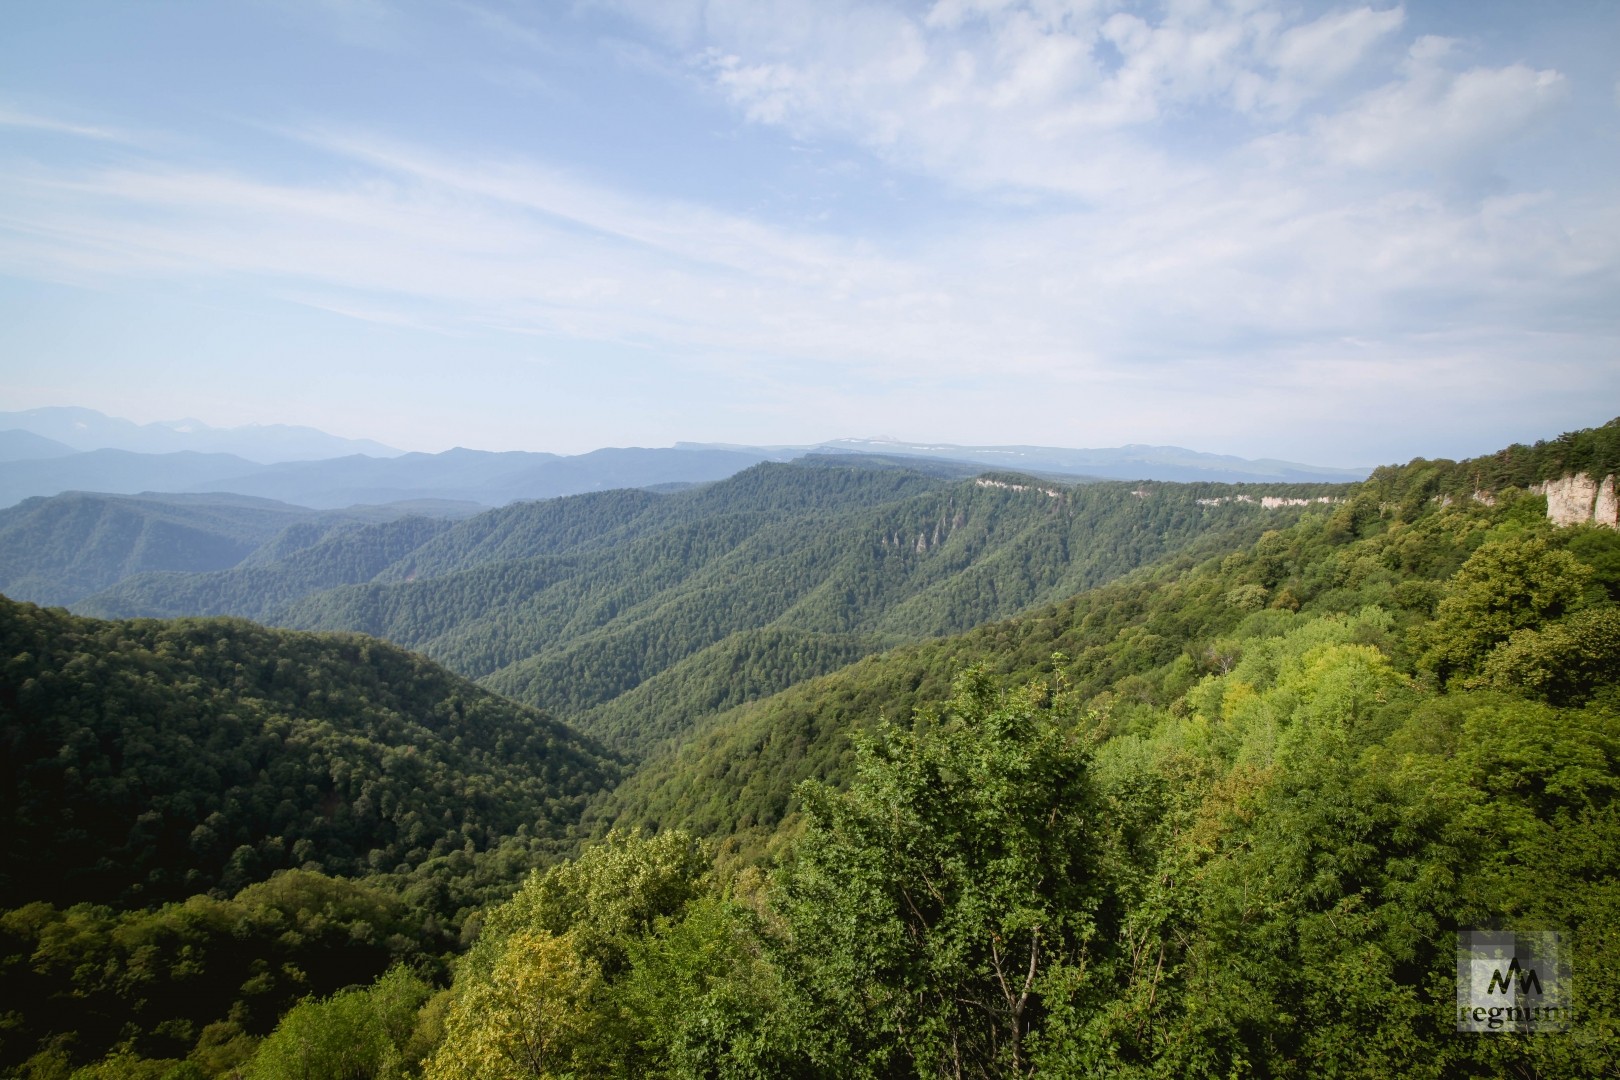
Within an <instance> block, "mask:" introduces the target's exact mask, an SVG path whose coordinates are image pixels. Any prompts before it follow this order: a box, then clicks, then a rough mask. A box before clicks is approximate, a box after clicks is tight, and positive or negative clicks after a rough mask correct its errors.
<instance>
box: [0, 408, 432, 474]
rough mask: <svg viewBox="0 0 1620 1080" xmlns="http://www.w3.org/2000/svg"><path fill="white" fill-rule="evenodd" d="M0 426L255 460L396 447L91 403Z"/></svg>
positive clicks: (71, 441)
mask: <svg viewBox="0 0 1620 1080" xmlns="http://www.w3.org/2000/svg"><path fill="white" fill-rule="evenodd" d="M0 428H16V429H19V430H22V431H27V432H31V433H33V434H35V435H41V436H44V437H45V438H47V439H53V440H55V441H56V442H59V443H62V444H64V445H65V446H67V447H69V448H70V449H73V450H132V451H135V452H136V453H141V454H170V453H175V452H176V451H181V450H193V451H196V452H198V453H204V454H235V455H236V456H238V457H243V458H246V459H247V460H249V461H252V462H256V463H259V464H268V463H271V462H276V461H316V460H319V459H321V458H334V457H342V456H344V455H346V454H369V455H371V456H372V457H394V456H396V455H398V454H399V453H400V451H398V450H396V449H394V448H393V447H391V446H384V445H383V444H382V443H379V442H373V441H372V440H371V439H344V438H340V437H339V436H337V435H328V434H327V433H326V432H324V431H317V430H316V429H315V428H312V427H298V426H295V425H291V424H251V425H248V426H247V427H235V428H217V427H210V426H209V425H207V424H205V423H203V422H202V421H201V420H160V421H158V422H157V423H153V424H137V423H135V422H134V421H131V420H124V419H121V418H119V417H116V416H108V415H106V414H105V413H99V412H97V411H96V410H94V409H80V408H73V407H67V406H55V407H50V408H44V409H27V410H25V411H23V412H9V413H0Z"/></svg>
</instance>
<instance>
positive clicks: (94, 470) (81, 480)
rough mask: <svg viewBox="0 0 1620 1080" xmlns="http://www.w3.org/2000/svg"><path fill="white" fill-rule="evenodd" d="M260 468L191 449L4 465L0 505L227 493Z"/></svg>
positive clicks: (75, 456) (103, 453) (231, 457)
mask: <svg viewBox="0 0 1620 1080" xmlns="http://www.w3.org/2000/svg"><path fill="white" fill-rule="evenodd" d="M263 468H264V466H263V465H255V464H254V463H253V462H251V461H248V460H247V459H245V458H239V457H236V456H235V455H233V454H199V453H197V452H195V451H193V450H183V451H180V452H179V453H174V454H141V453H136V452H135V451H132V450H90V451H87V452H85V453H80V454H69V455H67V456H65V457H55V458H42V459H37V460H34V461H8V462H5V463H3V464H0V506H11V505H12V504H14V503H18V502H21V501H22V500H24V499H27V498H29V497H31V496H35V495H46V496H49V495H59V494H61V493H62V492H64V491H97V492H107V493H110V494H115V495H135V494H137V493H139V492H143V491H207V490H215V491H219V490H226V489H225V488H221V487H220V486H219V484H218V482H219V481H221V480H224V479H226V478H227V477H232V476H240V475H242V474H243V473H247V472H252V471H256V470H259V469H263ZM287 501H289V502H291V501H296V500H287Z"/></svg>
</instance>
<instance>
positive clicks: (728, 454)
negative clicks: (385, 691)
mask: <svg viewBox="0 0 1620 1080" xmlns="http://www.w3.org/2000/svg"><path fill="white" fill-rule="evenodd" d="M763 460H765V455H763V454H761V453H757V452H751V451H747V450H676V449H670V448H667V447H665V448H660V449H646V448H642V447H616V448H610V449H605V450H593V451H591V452H590V453H588V454H580V455H579V456H577V457H561V456H559V455H557V454H542V453H528V452H523V451H508V452H505V453H491V452H488V451H484V450H466V449H463V448H461V447H457V448H456V449H454V450H446V451H445V452H443V453H442V454H402V455H400V456H399V457H396V458H372V457H365V456H363V455H355V456H352V457H344V458H337V459H335V460H332V461H311V462H286V463H284V464H280V465H272V466H269V467H266V468H263V469H259V470H256V471H254V472H253V473H251V474H244V475H241V476H236V477H230V478H224V479H222V480H220V481H218V482H217V483H216V486H217V487H218V488H219V489H221V490H226V491H235V492H241V493H243V494H247V495H258V496H262V497H265V498H271V499H281V500H283V501H286V502H296V503H300V504H302V505H304V506H317V507H341V506H350V505H353V504H355V503H393V502H399V501H401V500H405V499H460V500H470V501H472V502H478V503H482V504H484V505H485V506H505V505H506V504H507V503H509V502H513V501H516V500H518V499H550V498H555V497H556V496H559V495H581V494H584V493H586V492H589V491H607V490H611V489H614V488H637V487H645V486H647V485H650V484H669V483H704V482H707V481H711V480H723V479H725V478H726V477H728V476H731V475H733V474H735V473H738V472H741V471H742V470H743V469H746V468H748V467H749V466H750V465H757V464H758V463H759V462H761V461H763Z"/></svg>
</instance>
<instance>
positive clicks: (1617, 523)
mask: <svg viewBox="0 0 1620 1080" xmlns="http://www.w3.org/2000/svg"><path fill="white" fill-rule="evenodd" d="M1531 490H1533V491H1539V492H1542V493H1543V494H1545V495H1546V496H1547V517H1548V519H1549V520H1551V521H1552V523H1553V524H1554V525H1580V524H1583V523H1585V522H1591V523H1592V524H1594V525H1603V526H1606V527H1608V528H1610V529H1620V516H1617V512H1616V511H1617V508H1616V501H1615V494H1614V476H1613V474H1610V475H1608V476H1605V477H1604V478H1603V480H1602V481H1601V482H1599V481H1596V480H1593V479H1592V478H1591V477H1590V476H1588V475H1586V474H1585V473H1583V472H1579V473H1576V474H1575V475H1574V476H1565V477H1562V478H1560V479H1557V480H1547V481H1545V482H1543V483H1541V484H1539V485H1537V486H1536V487H1535V488H1532V489H1531Z"/></svg>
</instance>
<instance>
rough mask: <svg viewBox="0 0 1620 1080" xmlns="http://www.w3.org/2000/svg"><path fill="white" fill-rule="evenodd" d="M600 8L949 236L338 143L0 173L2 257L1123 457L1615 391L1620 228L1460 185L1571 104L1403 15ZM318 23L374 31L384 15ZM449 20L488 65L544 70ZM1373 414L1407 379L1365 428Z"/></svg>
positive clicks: (1222, 8)
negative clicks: (1235, 436)
mask: <svg viewBox="0 0 1620 1080" xmlns="http://www.w3.org/2000/svg"><path fill="white" fill-rule="evenodd" d="M612 6H613V7H614V9H615V10H616V11H618V12H619V13H620V14H621V15H623V16H628V17H629V18H630V19H631V20H633V22H634V25H636V26H638V27H639V28H640V33H641V34H642V40H641V41H640V42H638V43H636V47H637V48H641V49H645V50H648V51H649V54H650V55H652V56H653V57H654V59H655V60H656V61H657V62H656V63H654V64H651V65H650V66H649V67H648V68H647V70H648V71H658V70H661V68H660V65H663V66H664V69H667V70H677V71H679V72H680V77H681V78H682V79H685V80H697V81H698V82H700V83H701V85H702V86H704V87H706V92H707V93H708V94H710V95H711V100H712V101H714V102H718V103H720V104H721V105H722V106H723V107H724V108H726V109H729V110H731V113H732V115H733V116H735V117H736V118H737V123H738V124H739V125H758V126H761V127H764V128H768V129H771V130H779V131H785V132H789V133H791V134H793V135H794V136H797V137H798V138H800V139H802V140H804V141H805V142H807V143H809V144H811V145H813V146H816V147H831V148H834V149H836V150H837V151H839V152H840V153H846V154H850V155H853V156H855V157H857V158H859V159H860V160H861V161H862V162H863V163H865V164H868V165H871V166H872V167H873V170H874V171H878V172H881V173H882V174H883V176H884V178H885V180H886V181H887V182H890V183H893V184H896V185H901V186H903V185H906V184H921V183H926V184H929V185H932V186H933V187H934V188H938V189H943V190H945V191H947V192H948V196H947V197H946V199H947V200H948V201H949V204H950V205H949V215H948V216H946V215H944V214H941V216H940V217H939V219H938V221H937V223H932V224H935V226H936V227H928V226H929V225H930V224H931V223H926V222H925V223H924V225H922V226H919V227H917V228H915V229H913V230H911V231H910V232H908V233H907V234H906V235H905V236H904V237H903V238H896V234H894V233H890V232H886V231H884V230H882V229H869V230H861V229H859V228H850V227H847V226H838V227H835V226H834V225H830V224H829V225H827V226H825V227H817V226H808V225H804V224H802V223H801V224H797V225H794V224H787V223H784V222H783V221H780V220H773V219H770V218H768V217H767V216H766V215H764V214H761V213H754V212H747V211H744V210H741V209H738V208H737V207H736V206H734V205H733V206H726V205H722V203H721V202H720V200H718V199H716V200H713V201H702V200H699V199H696V198H693V197H687V198H672V197H663V196H659V195H656V194H651V193H649V192H651V191H654V190H656V189H655V187H654V186H651V185H647V184H639V185H638V184H632V183H609V182H605V181H603V180H601V179H600V178H599V176H600V174H597V175H596V176H587V175H586V174H585V173H584V172H583V171H581V170H578V169H572V168H569V167H566V166H565V165H563V164H560V163H559V162H557V161H554V160H550V159H547V158H546V157H544V156H543V155H541V154H539V153H536V152H534V151H532V150H531V151H528V152H523V151H520V150H506V151H499V152H497V151H485V152H482V153H480V152H473V151H467V150H461V151H458V152H451V151H449V150H446V149H444V148H442V147H435V146H433V145H431V144H430V143H429V142H427V141H425V140H420V139H407V138H401V137H398V136H385V135H383V134H380V133H378V131H377V129H376V128H375V127H372V126H367V125H364V124H358V123H355V122H353V121H352V120H351V121H347V122H343V121H338V120H333V121H332V122H330V123H324V124H323V123H312V124H308V125H303V126H299V127H296V128H289V127H287V126H282V127H280V128H278V129H276V130H275V132H274V137H275V138H277V139H280V140H283V142H284V143H285V144H286V145H287V146H289V147H294V148H296V150H297V151H298V153H299V154H301V155H308V156H307V158H301V159H300V160H301V167H300V168H299V169H298V170H296V171H295V172H290V171H281V172H275V171H272V170H271V169H270V168H268V167H261V168H255V167H252V166H250V165H247V164H244V163H243V161H242V160H241V159H237V158H225V157H222V158H220V159H218V160H210V159H207V158H206V157H205V158H192V159H188V160H184V161H182V160H178V159H175V158H172V157H165V156H160V154H159V151H158V150H156V149H152V148H150V147H148V148H146V149H144V150H142V151H139V152H136V153H130V154H126V155H123V156H122V157H120V159H119V164H118V165H117V166H115V167H114V166H108V165H105V164H70V163H61V162H58V163H53V164H38V163H30V164H24V163H23V162H21V161H20V160H13V161H10V162H9V163H8V162H6V161H5V160H3V159H0V270H4V271H6V272H9V273H13V274H19V275H25V276H43V277H52V278H54V279H56V280H70V281H86V282H106V281H114V280H119V279H137V278H138V279H142V280H153V279H156V280H169V279H174V280H192V281H215V282H218V281H225V282H235V283H238V284H241V285H244V286H247V287H250V288H252V289H254V290H256V291H259V292H267V293H270V294H272V295H275V296H279V297H282V298H285V299H287V300H290V301H293V302H296V303H300V304H305V305H308V306H310V307H313V308H318V309H321V310H323V311H329V312H334V313H338V314H342V315H344V316H346V317H349V318H354V319H358V320H364V321H366V322H371V323H376V324H379V325H387V326H390V327H400V328H406V329H411V330H415V331H422V330H427V331H431V332H436V333H440V334H450V335H455V334H462V333H473V332H486V331H495V332H498V333H504V334H511V335H520V336H524V337H541V338H548V339H551V340H553V341H556V342H578V341H584V342H590V343H597V344H606V345H611V346H615V347H620V348H623V349H626V350H630V351H639V352H641V353H643V354H645V355H647V356H653V357H657V358H658V361H659V362H660V363H663V364H667V365H670V366H673V367H679V368H681V369H682V370H690V371H693V372H697V373H713V372H717V371H718V372H723V373H725V374H727V375H728V376H730V377H732V378H734V379H739V380H743V381H746V382H748V384H749V385H751V386H753V387H755V388H756V389H757V390H758V392H759V394H760V401H761V402H763V404H762V405H761V407H762V408H764V409H766V410H767V411H768V410H769V409H771V408H777V407H780V408H783V409H791V408H792V407H793V406H794V405H795V403H797V404H799V405H803V404H804V403H805V402H810V401H818V402H822V403H823V404H824V405H825V406H826V407H827V408H829V409H831V408H832V407H833V403H834V402H835V401H836V400H837V398H838V396H839V395H838V392H836V391H835V390H834V389H830V388H833V387H841V386H844V385H850V386H856V387H859V388H860V394H861V395H862V396H863V397H864V398H865V399H866V401H867V402H868V403H871V402H877V403H879V404H877V405H870V406H869V407H870V408H871V409H872V410H874V411H879V412H880V411H881V410H882V409H889V410H891V411H892V410H894V409H896V408H899V407H901V406H902V405H903V404H904V403H906V402H908V401H927V402H931V403H932V404H930V405H929V406H928V407H929V408H933V409H938V410H940V413H939V415H940V416H941V417H946V416H949V417H950V418H951V420H950V422H951V423H954V424H958V425H959V424H962V423H966V421H967V420H968V419H969V418H970V415H971V409H972V408H973V401H974V400H975V397H974V395H980V394H991V393H1000V392H1001V390H1000V389H998V388H1000V387H1004V386H1011V385H1014V384H1016V385H1018V386H1023V387H1027V388H1031V389H1029V390H1028V393H1030V395H1031V396H1032V397H1033V398H1036V399H1040V400H1043V401H1046V402H1047V404H1048V405H1052V406H1054V407H1055V406H1056V405H1057V403H1062V406H1063V407H1064V408H1067V409H1071V410H1078V409H1082V408H1083V409H1087V410H1089V411H1090V412H1091V413H1092V414H1096V413H1101V412H1105V411H1113V412H1115V413H1116V414H1117V415H1118V417H1119V419H1118V424H1119V425H1120V428H1121V432H1122V437H1124V438H1141V437H1143V429H1142V428H1140V427H1137V428H1134V429H1133V428H1131V426H1130V425H1131V424H1132V423H1133V422H1134V423H1138V424H1140V423H1142V422H1145V421H1148V420H1153V418H1154V416H1155V413H1154V410H1155V409H1158V410H1169V411H1167V412H1165V415H1166V416H1173V417H1174V418H1175V419H1174V420H1173V421H1166V422H1167V423H1169V422H1173V423H1174V424H1176V425H1179V426H1180V427H1181V428H1182V429H1186V430H1189V431H1192V430H1195V427H1196V425H1197V424H1205V425H1206V426H1207V427H1208V429H1209V430H1211V431H1219V430H1220V429H1221V425H1222V424H1227V423H1229V422H1230V421H1229V420H1228V419H1227V417H1228V416H1229V415H1230V414H1232V413H1233V411H1240V412H1242V413H1243V414H1244V415H1250V414H1252V415H1255V416H1265V417H1280V416H1282V415H1284V414H1288V415H1290V416H1292V417H1293V418H1294V420H1293V424H1294V426H1295V427H1296V429H1299V428H1300V425H1301V424H1304V423H1307V422H1308V419H1302V418H1310V417H1325V416H1327V415H1329V414H1330V413H1331V412H1332V411H1333V410H1341V411H1342V410H1348V409H1356V408H1360V409H1365V410H1369V411H1370V412H1371V413H1376V412H1377V411H1378V410H1380V409H1383V410H1385V411H1386V413H1387V414H1401V415H1405V416H1408V417H1409V418H1410V422H1421V421H1422V418H1423V414H1424V411H1425V410H1431V411H1432V402H1433V401H1434V400H1435V395H1436V393H1437V392H1436V391H1433V390H1430V391H1429V392H1420V391H1421V388H1422V387H1424V386H1428V387H1431V388H1432V387H1435V386H1440V385H1444V384H1446V383H1448V382H1453V383H1455V384H1456V389H1455V390H1454V391H1453V397H1454V398H1455V399H1457V400H1459V401H1468V400H1475V401H1477V402H1482V403H1483V402H1487V401H1497V402H1498V404H1497V406H1495V407H1498V408H1507V407H1509V406H1508V405H1504V404H1502V402H1503V401H1506V400H1508V399H1507V398H1504V397H1503V394H1504V391H1503V390H1502V387H1504V386H1509V385H1513V384H1515V381H1516V380H1517V381H1519V382H1523V381H1524V380H1526V379H1530V378H1534V379H1536V380H1540V385H1541V387H1542V388H1543V390H1544V391H1545V392H1546V393H1548V394H1555V395H1556V394H1559V393H1564V394H1567V393H1569V392H1570V391H1569V389H1568V388H1569V387H1570V386H1571V385H1573V384H1575V383H1578V382H1579V381H1580V380H1582V379H1584V380H1586V381H1587V383H1588V384H1589V385H1590V386H1591V387H1593V388H1594V389H1595V392H1597V393H1600V394H1601V393H1603V392H1608V391H1611V390H1612V391H1614V392H1620V374H1617V372H1620V369H1617V368H1616V366H1615V365H1614V364H1613V362H1612V361H1613V357H1614V355H1615V354H1616V348H1617V345H1620V309H1617V308H1616V306H1615V305H1614V303H1613V300H1614V298H1615V297H1616V296H1620V208H1617V205H1616V203H1615V201H1614V200H1613V199H1612V198H1607V199H1605V198H1601V197H1596V196H1589V197H1575V196H1573V195H1570V194H1568V193H1565V192H1562V191H1560V190H1558V189H1556V187H1550V186H1542V187H1534V188H1531V187H1524V188H1515V187H1514V186H1513V185H1511V184H1506V183H1505V182H1496V181H1495V180H1494V179H1493V180H1491V182H1485V180H1482V179H1481V177H1486V178H1490V174H1491V173H1492V170H1493V168H1494V167H1495V165H1496V164H1497V163H1498V162H1499V161H1501V160H1503V159H1504V158H1506V157H1509V156H1510V155H1511V154H1512V153H1514V152H1515V149H1514V148H1515V147H1516V146H1517V145H1518V142H1517V140H1523V139H1525V138H1527V137H1530V136H1532V135H1533V134H1534V132H1535V131H1536V129H1537V128H1538V127H1539V126H1541V125H1543V124H1544V123H1545V122H1546V121H1547V120H1548V118H1550V117H1552V116H1554V115H1556V113H1557V111H1558V110H1559V109H1560V108H1562V107H1563V105H1564V104H1565V103H1566V101H1567V99H1568V95H1569V92H1570V79H1569V77H1568V76H1566V75H1565V74H1564V73H1563V72H1561V71H1559V70H1557V69H1555V68H1553V67H1550V66H1548V65H1546V64H1534V63H1529V62H1500V63H1496V64H1489V63H1480V62H1470V61H1468V60H1467V59H1466V57H1467V56H1468V50H1467V49H1466V48H1464V47H1462V46H1459V45H1457V44H1456V43H1452V42H1448V41H1447V40H1446V39H1442V38H1437V37H1422V36H1417V35H1416V34H1415V33H1414V32H1413V31H1411V30H1409V29H1408V22H1409V20H1408V18H1407V15H1406V13H1405V11H1404V10H1403V9H1402V8H1400V7H1391V6H1376V5H1372V6H1358V7H1348V8H1335V9H1333V10H1331V11H1325V12H1323V11H1320V10H1317V11H1315V12H1308V13H1303V14H1302V13H1300V11H1299V10H1298V9H1297V8H1295V7H1294V6H1293V5H1289V6H1286V7H1285V6H1282V5H1280V4H1275V3H1269V2H1266V0H1244V2H1241V3H1239V2H1216V0H1210V2H1198V3H1194V2H1191V0H1174V2H1171V3H1168V4H1164V5H1158V6H1154V7H1153V8H1151V9H1149V8H1147V7H1146V6H1142V5H1131V4H1125V3H1122V2H1115V0H1095V2H1085V0H1076V2H1072V3H1064V2H1059V0H1038V2H1036V0H1031V2H1024V0H941V2H939V3H936V4H934V5H933V6H932V7H930V8H927V9H916V8H911V7H900V6H897V5H888V4H881V3H856V2H854V0H771V2H769V3H738V2H730V0H712V2H703V0H690V2H685V3H681V2H676V0H658V2H653V0H646V2H639V0H624V2H620V3H615V4H613V5H612ZM337 10H338V11H339V15H340V16H341V19H356V20H359V23H360V24H361V25H371V24H373V23H382V24H386V25H388V26H390V27H393V29H392V30H390V33H395V32H397V33H400V34H404V33H406V32H407V29H402V28H401V27H400V26H399V25H397V20H398V16H397V15H396V14H395V13H392V12H390V11H389V10H388V9H385V8H382V7H380V6H377V5H361V6H360V7H358V8H353V9H352V10H351V9H349V8H347V7H341V6H340V8H339V9H337ZM467 11H468V13H469V14H468V18H469V19H471V20H472V21H473V22H474V23H476V24H477V25H478V26H479V27H481V28H482V31H483V32H484V33H485V34H486V35H496V36H499V37H502V38H503V39H504V40H507V41H508V42H509V43H511V44H512V45H513V46H514V48H513V49H512V50H509V51H510V52H523V51H527V52H529V53H531V54H534V55H550V52H549V50H553V49H555V48H556V45H555V42H553V41H551V40H550V39H548V38H547V37H546V35H545V34H544V32H543V31H542V30H540V29H535V28H533V27H531V26H530V25H529V24H527V23H516V22H512V20H511V16H510V15H508V14H506V13H504V11H502V10H501V9H497V8H494V7H469V8H468V9H467ZM341 19H340V21H341ZM503 62H504V61H503ZM1606 92H1607V91H1606V89H1605V91H1604V93H1605V94H1606ZM19 117H20V118H21V119H19ZM0 124H5V125H11V126H30V127H35V128H40V129H45V130H60V131H62V132H63V133H65V134H74V135H81V136H85V137H90V138H104V139H110V138H115V137H116V134H115V133H112V132H111V131H110V129H107V130H104V129H102V128H99V127H95V126H87V125H78V124H67V123H64V122H61V121H54V120H49V119H42V118H40V117H34V116H33V114H27V113H19V112H15V111H13V112H5V111H0ZM193 145H194V144H193ZM289 176H293V177H296V178H295V179H289V178H288V177H289ZM919 178H920V179H919ZM1020 200H1022V201H1020ZM1550 344H1551V345H1553V346H1555V347H1556V349H1557V350H1558V356H1559V359H1558V360H1557V361H1549V360H1547V359H1546V356H1547V350H1548V349H1549V346H1550ZM1464 373H1466V376H1465V374H1464ZM944 386H949V387H951V388H952V392H951V393H949V394H947V393H945V392H943V391H941V392H939V393H932V392H929V391H928V390H927V388H929V387H934V388H938V387H944ZM964 387H966V388H970V389H971V393H967V392H958V391H961V390H962V388H964ZM1391 387H1404V388H1408V389H1410V391H1411V392H1410V393H1409V394H1406V397H1405V398H1404V399H1403V400H1401V401H1399V402H1396V403H1395V404H1393V405H1392V404H1389V403H1388V402H1387V401H1382V399H1385V398H1387V396H1388V394H1389V393H1390V389H1389V388H1391ZM1009 393H1010V391H1009ZM1492 395H1495V397H1492ZM1508 397H1511V395H1508ZM1381 401H1382V403H1381ZM773 402H774V403H775V404H772V403H773ZM942 402H943V403H945V404H941V403H942ZM1481 407H1483V406H1481ZM1050 422H1051V423H1054V424H1055V423H1058V422H1059V421H1057V420H1052V421H1050ZM1155 422H1157V421H1155ZM877 426H878V425H876V424H874V425H873V429H874V430H876V429H877ZM1188 438H1191V436H1190V435H1189V436H1188ZM1211 445H1217V444H1216V443H1211Z"/></svg>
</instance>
